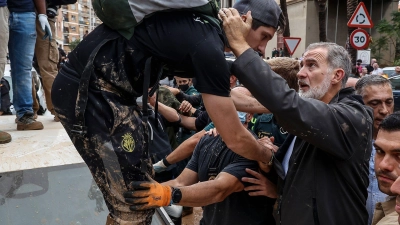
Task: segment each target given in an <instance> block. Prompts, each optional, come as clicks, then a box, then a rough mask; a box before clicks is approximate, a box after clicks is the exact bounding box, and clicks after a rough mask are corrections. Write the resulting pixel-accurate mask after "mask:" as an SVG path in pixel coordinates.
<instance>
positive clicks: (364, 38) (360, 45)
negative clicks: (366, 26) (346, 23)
mask: <svg viewBox="0 0 400 225" xmlns="http://www.w3.org/2000/svg"><path fill="white" fill-rule="evenodd" d="M350 44H351V46H353V48H355V49H357V50H362V49H365V48H367V47H368V44H369V34H368V32H367V31H365V30H363V29H355V30H354V31H353V32H352V33H351V35H350Z"/></svg>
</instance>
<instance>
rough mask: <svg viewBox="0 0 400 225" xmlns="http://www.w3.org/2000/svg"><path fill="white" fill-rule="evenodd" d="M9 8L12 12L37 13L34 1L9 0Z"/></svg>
mask: <svg viewBox="0 0 400 225" xmlns="http://www.w3.org/2000/svg"><path fill="white" fill-rule="evenodd" d="M7 6H8V9H9V10H10V12H35V4H34V3H33V0H8V1H7Z"/></svg>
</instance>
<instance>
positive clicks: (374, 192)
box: [355, 76, 394, 224]
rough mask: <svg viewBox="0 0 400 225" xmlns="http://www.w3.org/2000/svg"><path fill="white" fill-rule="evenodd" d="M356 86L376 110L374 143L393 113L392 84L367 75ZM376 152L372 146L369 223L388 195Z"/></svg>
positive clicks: (380, 77) (365, 101) (368, 103)
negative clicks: (378, 173)
mask: <svg viewBox="0 0 400 225" xmlns="http://www.w3.org/2000/svg"><path fill="white" fill-rule="evenodd" d="M355 88H356V93H357V94H359V95H361V96H362V98H363V101H364V103H365V104H366V105H368V106H370V107H371V108H372V109H373V111H374V132H373V136H372V138H373V140H372V143H374V142H375V140H376V137H377V134H378V130H379V125H380V124H381V122H382V120H383V119H385V118H386V117H387V116H388V115H390V114H392V113H393V108H394V102H393V92H392V86H391V84H390V81H389V80H388V79H386V78H384V77H382V76H365V77H363V78H361V79H359V80H358V81H357V83H356V86H355ZM375 153H376V151H375V148H374V146H372V152H371V158H370V160H369V186H368V199H367V210H368V214H369V218H368V224H371V223H372V216H373V215H374V209H375V204H376V203H377V202H383V201H385V197H386V194H384V193H382V192H381V191H380V190H379V187H378V181H377V179H376V175H375V169H374V166H375Z"/></svg>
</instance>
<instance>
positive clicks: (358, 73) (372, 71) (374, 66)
mask: <svg viewBox="0 0 400 225" xmlns="http://www.w3.org/2000/svg"><path fill="white" fill-rule="evenodd" d="M361 63H362V60H361V59H358V60H357V63H356V66H355V67H353V71H352V76H353V77H356V78H361V77H364V76H366V75H380V76H386V78H391V77H395V76H399V75H400V66H395V69H394V71H393V72H391V73H390V74H384V72H383V70H382V68H380V67H379V64H378V61H377V60H376V59H375V58H372V59H371V63H370V64H368V65H366V66H362V65H361Z"/></svg>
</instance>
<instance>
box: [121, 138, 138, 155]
mask: <svg viewBox="0 0 400 225" xmlns="http://www.w3.org/2000/svg"><path fill="white" fill-rule="evenodd" d="M121 146H122V148H123V149H124V150H125V151H127V152H133V150H134V149H135V140H134V139H133V137H132V134H131V133H126V134H124V135H123V136H122V142H121Z"/></svg>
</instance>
